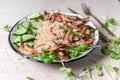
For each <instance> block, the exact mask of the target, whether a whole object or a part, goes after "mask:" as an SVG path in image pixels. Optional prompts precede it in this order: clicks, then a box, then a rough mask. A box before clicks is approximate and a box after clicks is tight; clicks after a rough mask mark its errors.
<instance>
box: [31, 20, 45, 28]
mask: <svg viewBox="0 0 120 80" xmlns="http://www.w3.org/2000/svg"><path fill="white" fill-rule="evenodd" d="M30 23H31V25H32V26H33V27H34V28H36V29H38V28H39V27H40V26H41V25H42V23H43V20H39V21H35V20H31V21H30Z"/></svg>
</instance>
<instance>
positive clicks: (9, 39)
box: [8, 13, 99, 64]
mask: <svg viewBox="0 0 120 80" xmlns="http://www.w3.org/2000/svg"><path fill="white" fill-rule="evenodd" d="M68 14H71V13H68ZM71 15H75V16H78V17H79V16H81V15H78V14H71ZM26 17H28V16H26ZM26 17H24V18H22V19H21V20H19V21H18V22H17V23H16V24H15V25H14V26H13V27H12V28H11V30H10V32H9V35H8V42H9V45H10V46H11V48H12V49H13V50H14V51H15V52H16V53H17V54H19V55H21V56H22V57H24V58H26V59H29V60H31V61H35V62H41V63H44V62H43V61H42V60H37V59H34V58H32V57H29V56H26V55H24V54H22V53H21V52H19V51H18V50H17V49H16V48H15V47H14V44H13V43H12V41H11V35H12V31H13V29H14V28H15V27H16V26H17V25H18V23H19V22H21V21H22V20H23V19H25V18H26ZM90 22H91V23H92V24H93V25H94V26H95V27H96V25H95V24H94V23H93V22H92V21H90ZM98 43H99V31H98V41H97V43H96V44H95V45H97V44H98ZM94 50H95V47H94V48H91V50H90V51H89V52H88V53H86V54H85V55H83V56H80V57H79V56H78V57H77V58H74V59H70V60H67V61H64V63H68V62H73V61H76V60H79V59H82V58H84V57H86V56H88V55H89V54H90V53H92V52H93V51H94ZM56 63H61V61H59V62H52V64H56Z"/></svg>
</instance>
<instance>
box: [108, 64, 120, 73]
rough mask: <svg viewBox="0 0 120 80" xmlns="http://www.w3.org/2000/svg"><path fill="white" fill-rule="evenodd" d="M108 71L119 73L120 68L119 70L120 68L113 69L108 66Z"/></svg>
mask: <svg viewBox="0 0 120 80" xmlns="http://www.w3.org/2000/svg"><path fill="white" fill-rule="evenodd" d="M107 69H108V70H110V71H112V72H117V71H119V68H118V67H113V66H111V65H108V66H107Z"/></svg>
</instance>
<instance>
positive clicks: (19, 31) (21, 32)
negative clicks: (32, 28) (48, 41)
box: [13, 27, 27, 35]
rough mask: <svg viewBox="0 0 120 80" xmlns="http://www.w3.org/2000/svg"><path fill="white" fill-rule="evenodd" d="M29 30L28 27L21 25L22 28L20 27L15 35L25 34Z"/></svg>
mask: <svg viewBox="0 0 120 80" xmlns="http://www.w3.org/2000/svg"><path fill="white" fill-rule="evenodd" d="M26 32H27V29H26V28H24V27H21V28H20V29H18V30H17V31H16V32H14V33H13V34H14V35H22V34H25V33H26Z"/></svg>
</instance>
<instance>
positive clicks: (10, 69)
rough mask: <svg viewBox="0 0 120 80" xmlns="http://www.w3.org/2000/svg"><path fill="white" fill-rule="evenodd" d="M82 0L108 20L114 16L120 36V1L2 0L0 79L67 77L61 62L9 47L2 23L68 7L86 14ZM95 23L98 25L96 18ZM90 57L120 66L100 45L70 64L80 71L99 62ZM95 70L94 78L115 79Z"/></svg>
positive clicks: (13, 22) (51, 79)
mask: <svg viewBox="0 0 120 80" xmlns="http://www.w3.org/2000/svg"><path fill="white" fill-rule="evenodd" d="M82 2H85V3H87V4H88V5H89V6H90V7H91V10H92V12H93V13H94V14H95V15H96V16H97V17H98V18H99V19H100V20H102V21H105V18H106V17H107V16H108V17H114V18H115V19H116V20H117V22H118V27H117V28H119V29H116V30H115V33H116V35H117V36H119V31H120V25H119V24H120V2H119V1H118V0H0V46H1V47H0V80H26V76H31V77H33V78H34V79H35V80H64V74H63V73H61V72H59V71H58V68H59V67H60V65H58V64H51V65H45V64H42V63H37V62H32V61H29V60H27V59H22V57H21V56H19V55H18V54H16V53H15V52H14V51H13V50H12V49H11V47H10V46H9V43H8V33H7V32H5V31H3V30H2V26H4V25H6V24H9V25H11V26H13V25H14V24H15V23H16V22H17V21H18V20H20V19H21V18H23V17H24V16H26V15H29V14H32V13H35V12H39V11H44V10H54V9H58V10H61V11H64V12H69V11H68V10H67V8H68V7H70V8H72V9H74V10H76V11H78V12H79V13H81V14H82V15H84V14H83V12H82V9H81V7H80V4H81V3H82ZM93 22H94V23H95V24H97V23H96V21H94V20H93ZM97 25H98V24H97ZM89 59H92V60H94V61H96V62H101V63H103V64H105V65H107V64H111V65H117V66H119V65H120V61H119V60H118V61H115V60H112V59H110V58H109V57H106V56H104V55H102V54H101V52H100V49H98V48H97V49H96V50H95V52H94V53H92V54H90V55H88V56H87V57H85V58H84V59H81V60H78V61H75V62H71V63H68V64H66V65H67V66H69V67H71V68H72V69H73V70H74V71H75V72H76V73H80V71H81V69H82V68H83V67H87V66H94V65H95V64H94V63H92V62H90V61H89ZM119 67H120V66H119ZM104 72H105V71H104ZM93 73H94V75H93V80H99V79H100V80H111V79H110V78H109V77H108V75H107V74H106V75H105V76H103V77H98V76H96V71H94V72H93Z"/></svg>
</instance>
